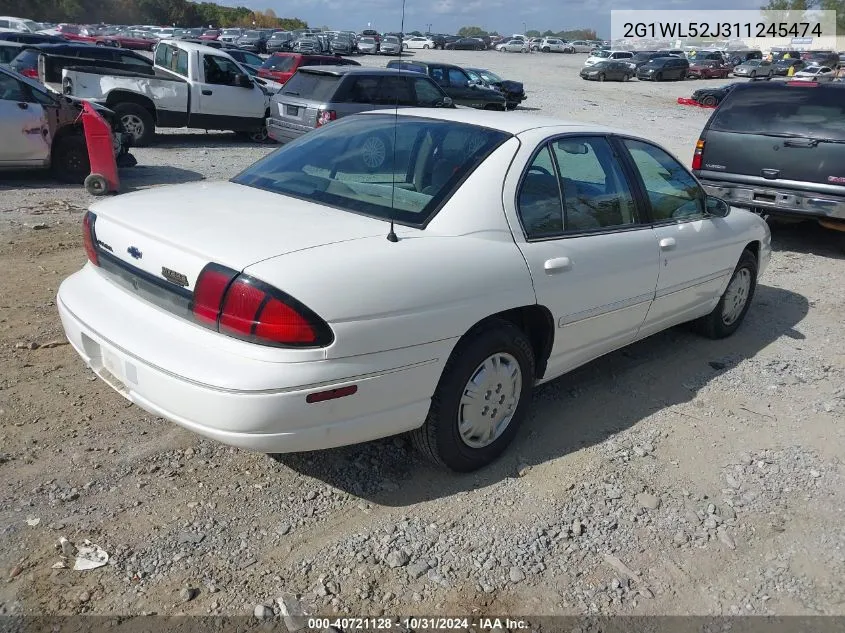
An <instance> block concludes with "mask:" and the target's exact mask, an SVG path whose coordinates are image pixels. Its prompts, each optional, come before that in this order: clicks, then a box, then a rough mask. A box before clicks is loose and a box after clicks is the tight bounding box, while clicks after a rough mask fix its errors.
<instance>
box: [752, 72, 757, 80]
mask: <svg viewBox="0 0 845 633" xmlns="http://www.w3.org/2000/svg"><path fill="white" fill-rule="evenodd" d="M751 78H752V79H757V71H756V70H752V71H751Z"/></svg>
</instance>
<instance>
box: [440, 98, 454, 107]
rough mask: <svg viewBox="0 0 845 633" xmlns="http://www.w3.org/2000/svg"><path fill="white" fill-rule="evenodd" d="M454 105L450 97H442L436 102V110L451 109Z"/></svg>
mask: <svg viewBox="0 0 845 633" xmlns="http://www.w3.org/2000/svg"><path fill="white" fill-rule="evenodd" d="M454 105H455V104H454V103H453V102H452V97H443V98H442V99H441V100H440V101H438V102H437V107H438V108H452V107H454Z"/></svg>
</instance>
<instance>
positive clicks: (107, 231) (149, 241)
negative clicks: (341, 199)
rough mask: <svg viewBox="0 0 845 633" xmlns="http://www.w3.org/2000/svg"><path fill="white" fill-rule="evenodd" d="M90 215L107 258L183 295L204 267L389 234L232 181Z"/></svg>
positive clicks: (362, 220)
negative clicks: (183, 291) (181, 289)
mask: <svg viewBox="0 0 845 633" xmlns="http://www.w3.org/2000/svg"><path fill="white" fill-rule="evenodd" d="M91 211H92V212H93V213H95V214H96V215H97V219H96V223H95V226H94V232H95V236H96V240H97V244H98V246H99V248H100V249H101V251H102V252H105V253H108V255H107V256H106V257H108V258H109V259H117V260H119V262H118V263H119V264H121V265H123V266H124V267H126V266H127V265H128V266H130V267H131V268H132V269H133V270H134V271H141V272H140V274H141V276H145V277H147V278H148V279H149V280H151V281H152V280H156V281H158V282H159V283H164V282H165V280H166V281H167V282H170V283H172V284H175V285H176V286H177V287H181V288H184V289H185V290H187V291H193V288H194V284H195V283H196V280H197V276H198V275H199V273H200V271H201V270H202V268H203V267H204V266H205V265H206V264H207V263H209V262H215V263H218V264H222V265H224V266H228V267H230V268H233V269H235V270H243V269H244V268H246V267H247V266H250V265H252V264H256V263H258V262H260V261H263V260H265V259H269V258H271V257H276V256H278V255H284V254H286V253H291V252H294V251H299V250H305V249H309V248H314V247H317V246H322V245H325V244H332V243H336V242H343V241H349V240H355V239H362V238H365V237H370V236H373V235H379V234H381V233H385V234H386V231H387V228H386V226H385V223H384V222H383V221H381V220H377V219H374V218H368V217H365V216H362V215H356V214H354V213H348V212H345V211H340V210H336V209H331V208H327V207H324V206H322V205H318V204H314V203H311V202H305V201H302V200H297V199H295V198H289V197H286V196H282V195H279V194H275V193H271V192H267V191H261V190H259V189H254V188H252V187H247V186H244V185H238V184H235V183H231V182H208V183H192V184H188V185H177V186H174V187H162V188H156V189H148V190H146V191H139V192H136V193H132V194H128V195H124V196H120V198H118V199H115V200H108V201H104V202H100V203H97V204H94V205H92V207H91ZM144 273H146V275H144Z"/></svg>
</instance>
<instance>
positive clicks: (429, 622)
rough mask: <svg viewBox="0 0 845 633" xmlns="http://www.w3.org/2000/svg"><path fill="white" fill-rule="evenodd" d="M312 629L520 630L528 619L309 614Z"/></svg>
mask: <svg viewBox="0 0 845 633" xmlns="http://www.w3.org/2000/svg"><path fill="white" fill-rule="evenodd" d="M307 627H308V630H320V631H324V630H326V629H331V628H334V629H339V630H341V631H365V630H383V631H388V630H390V629H392V628H394V627H396V628H397V629H399V628H402V629H404V630H408V629H410V630H411V631H466V630H468V629H476V630H481V631H499V630H502V629H505V630H508V631H517V630H522V629H527V628H528V622H527V621H525V620H523V619H511V618H478V617H474V618H467V617H457V618H445V617H422V616H419V617H417V616H414V617H407V618H404V617H403V618H391V617H367V618H364V617H361V618H355V617H345V618H338V617H329V618H319V617H318V618H308V623H307Z"/></svg>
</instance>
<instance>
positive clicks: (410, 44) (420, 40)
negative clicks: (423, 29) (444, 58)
mask: <svg viewBox="0 0 845 633" xmlns="http://www.w3.org/2000/svg"><path fill="white" fill-rule="evenodd" d="M402 46H403V47H404V48H417V49H425V50H428V49H430V48H434V40H432V39H429V38H427V37H409V38H408V39H406V40H405V41H404V42H402Z"/></svg>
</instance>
